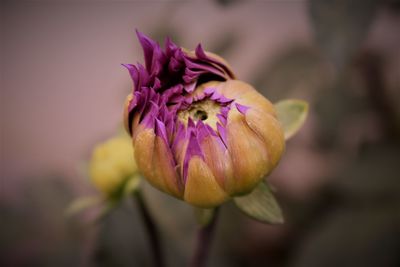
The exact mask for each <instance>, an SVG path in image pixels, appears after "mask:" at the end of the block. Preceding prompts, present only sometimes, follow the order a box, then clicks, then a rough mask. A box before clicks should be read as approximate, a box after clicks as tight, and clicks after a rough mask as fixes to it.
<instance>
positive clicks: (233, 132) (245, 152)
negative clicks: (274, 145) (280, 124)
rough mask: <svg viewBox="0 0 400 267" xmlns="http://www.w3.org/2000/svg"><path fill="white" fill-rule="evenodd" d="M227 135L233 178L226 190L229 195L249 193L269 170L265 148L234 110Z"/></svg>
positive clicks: (242, 117) (229, 118)
mask: <svg viewBox="0 0 400 267" xmlns="http://www.w3.org/2000/svg"><path fill="white" fill-rule="evenodd" d="M227 135H228V136H227V143H228V144H227V145H228V151H229V154H230V157H231V159H232V165H233V173H234V177H235V179H234V181H232V183H230V184H229V185H230V187H229V188H227V189H228V192H229V193H230V194H231V195H232V194H235V195H240V194H245V193H248V192H250V191H251V190H252V189H253V188H254V187H255V186H256V185H257V184H258V182H259V181H260V180H261V179H262V178H263V176H264V175H265V174H266V173H267V172H268V170H269V169H270V160H269V158H268V152H267V148H266V146H265V144H264V142H263V140H261V139H260V137H259V136H258V135H257V134H256V133H255V132H254V131H253V130H252V129H251V128H250V127H249V126H248V125H247V123H246V121H245V118H244V116H243V115H242V114H241V113H240V112H239V111H237V110H236V109H232V110H231V112H230V113H229V117H228V125H227Z"/></svg>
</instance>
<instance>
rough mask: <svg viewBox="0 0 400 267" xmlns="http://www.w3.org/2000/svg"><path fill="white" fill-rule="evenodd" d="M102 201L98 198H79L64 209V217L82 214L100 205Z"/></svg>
mask: <svg viewBox="0 0 400 267" xmlns="http://www.w3.org/2000/svg"><path fill="white" fill-rule="evenodd" d="M103 201H104V200H103V199H102V198H101V197H100V196H85V197H80V198H77V199H75V200H74V201H72V203H71V204H70V205H69V206H68V207H67V208H66V210H65V216H67V217H71V216H74V215H76V214H78V213H80V212H83V211H85V210H87V209H89V208H93V207H95V206H97V205H100V204H102V202H103Z"/></svg>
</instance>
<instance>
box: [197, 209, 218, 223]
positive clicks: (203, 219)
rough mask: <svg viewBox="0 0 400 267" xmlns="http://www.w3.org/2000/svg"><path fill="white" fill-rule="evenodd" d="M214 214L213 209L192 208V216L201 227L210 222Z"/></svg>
mask: <svg viewBox="0 0 400 267" xmlns="http://www.w3.org/2000/svg"><path fill="white" fill-rule="evenodd" d="M214 212H215V209H202V208H194V215H195V217H196V220H197V222H198V224H200V225H201V226H206V225H208V224H209V223H210V222H211V221H212V218H213V217H214Z"/></svg>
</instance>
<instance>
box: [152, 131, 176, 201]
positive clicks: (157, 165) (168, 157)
mask: <svg viewBox="0 0 400 267" xmlns="http://www.w3.org/2000/svg"><path fill="white" fill-rule="evenodd" d="M153 169H154V173H153V176H155V177H158V178H159V179H162V180H163V181H164V186H165V188H163V189H162V190H163V191H164V192H167V193H169V194H171V195H173V196H175V197H178V198H182V195H183V184H182V182H181V180H180V178H179V176H178V173H177V171H176V168H175V162H174V159H173V157H172V154H171V150H170V149H169V147H167V144H166V143H165V142H164V140H163V139H162V138H161V137H159V136H156V138H155V145H154V154H153Z"/></svg>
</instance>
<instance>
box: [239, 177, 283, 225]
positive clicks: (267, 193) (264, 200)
mask: <svg viewBox="0 0 400 267" xmlns="http://www.w3.org/2000/svg"><path fill="white" fill-rule="evenodd" d="M233 200H234V202H235V204H236V206H237V207H238V208H239V209H240V210H241V211H242V212H244V213H245V214H246V215H248V216H250V217H251V218H253V219H256V220H258V221H261V222H264V223H270V224H281V223H283V222H284V219H283V215H282V211H281V209H280V207H279V204H278V202H277V201H276V199H275V197H274V195H273V193H272V190H271V188H270V187H269V186H268V185H267V184H266V183H264V182H261V183H260V184H259V185H258V186H257V187H256V188H255V189H254V190H253V191H252V192H251V193H250V194H248V195H245V196H242V197H235V198H234V199H233Z"/></svg>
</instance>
